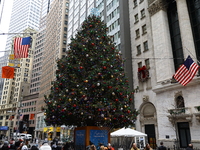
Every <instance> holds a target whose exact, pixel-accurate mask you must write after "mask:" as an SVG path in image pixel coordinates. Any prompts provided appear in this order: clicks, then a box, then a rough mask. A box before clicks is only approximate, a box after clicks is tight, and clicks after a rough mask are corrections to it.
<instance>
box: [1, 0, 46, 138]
mask: <svg viewBox="0 0 200 150" xmlns="http://www.w3.org/2000/svg"><path fill="white" fill-rule="evenodd" d="M41 2H42V0H14V1H13V8H12V13H11V19H10V25H9V30H8V33H9V34H8V37H7V42H6V48H5V51H6V53H5V55H4V57H3V61H4V62H6V64H3V65H9V61H10V60H9V59H8V58H9V54H11V53H12V54H13V39H14V37H16V36H21V37H24V36H32V47H31V48H30V49H29V57H28V58H27V59H21V60H15V61H14V62H15V63H16V64H20V68H16V69H15V79H5V80H4V79H0V80H2V82H1V83H4V86H3V89H2V93H3V94H2V96H1V97H2V100H1V103H0V105H1V106H0V110H1V111H0V115H1V118H2V120H1V122H0V124H1V126H10V127H11V129H13V128H12V127H15V126H18V124H16V123H18V122H17V115H16V113H17V111H18V110H17V108H18V107H19V106H20V103H19V102H20V100H21V97H22V96H24V95H27V94H28V93H29V91H27V89H28V88H29V84H30V72H31V67H32V54H33V51H34V42H35V36H36V30H38V28H39V18H40V12H41V4H42V3H41ZM0 65H2V64H0ZM1 67H2V66H1ZM22 93H23V94H22ZM8 112H9V113H8ZM10 115H14V118H15V120H14V121H15V122H13V121H11V122H10V121H8V117H9V116H10ZM9 131H10V130H9ZM7 134H8V133H7Z"/></svg>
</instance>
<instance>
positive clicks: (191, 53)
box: [184, 46, 200, 64]
mask: <svg viewBox="0 0 200 150" xmlns="http://www.w3.org/2000/svg"><path fill="white" fill-rule="evenodd" d="M184 47H185V46H184ZM185 49H186V50H187V51H188V52H189V53H190V54H191V55H192V57H194V58H196V57H195V56H194V55H193V54H192V53H191V52H190V51H189V50H188V49H187V47H185ZM196 59H197V58H196ZM197 62H198V63H199V64H200V61H199V60H198V59H197Z"/></svg>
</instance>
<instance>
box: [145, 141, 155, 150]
mask: <svg viewBox="0 0 200 150" xmlns="http://www.w3.org/2000/svg"><path fill="white" fill-rule="evenodd" d="M144 150H153V149H152V148H151V146H150V145H149V143H147V144H146V146H145V148H144Z"/></svg>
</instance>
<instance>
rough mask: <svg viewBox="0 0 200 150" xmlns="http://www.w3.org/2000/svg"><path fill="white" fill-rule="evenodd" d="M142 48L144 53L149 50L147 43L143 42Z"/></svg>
mask: <svg viewBox="0 0 200 150" xmlns="http://www.w3.org/2000/svg"><path fill="white" fill-rule="evenodd" d="M143 46H144V51H148V50H149V48H148V41H145V42H144V43H143Z"/></svg>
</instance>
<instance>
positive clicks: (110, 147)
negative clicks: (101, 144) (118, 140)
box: [107, 143, 115, 150]
mask: <svg viewBox="0 0 200 150" xmlns="http://www.w3.org/2000/svg"><path fill="white" fill-rule="evenodd" d="M107 149H108V150H115V149H114V147H112V145H111V144H110V143H108V147H107Z"/></svg>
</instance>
